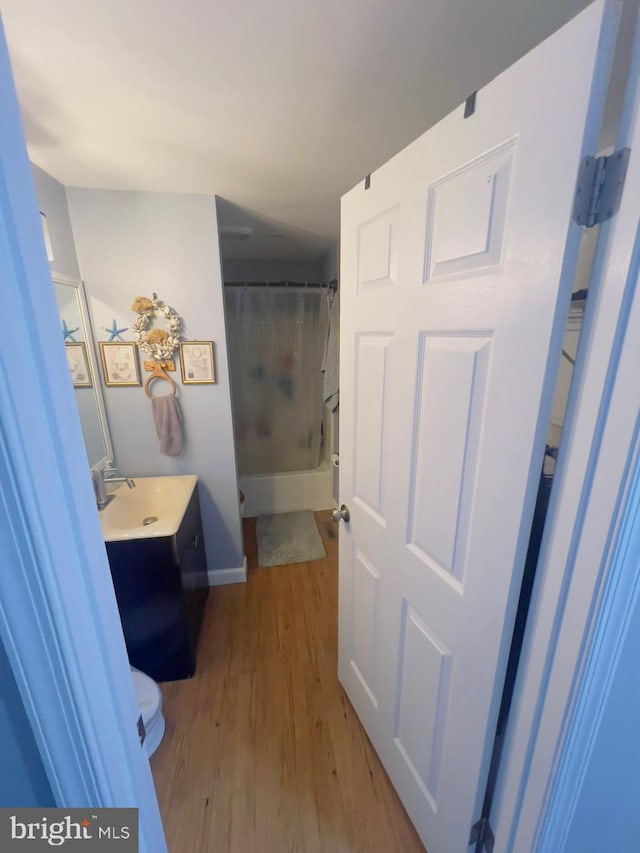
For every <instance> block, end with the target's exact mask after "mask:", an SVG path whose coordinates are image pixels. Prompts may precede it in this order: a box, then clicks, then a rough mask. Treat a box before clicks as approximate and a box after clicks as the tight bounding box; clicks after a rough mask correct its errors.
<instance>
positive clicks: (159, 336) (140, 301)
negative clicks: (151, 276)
mask: <svg viewBox="0 0 640 853" xmlns="http://www.w3.org/2000/svg"><path fill="white" fill-rule="evenodd" d="M131 310H132V311H135V313H136V314H137V315H138V316H137V318H136V319H135V321H134V323H133V325H132V326H131V328H132V329H133V331H134V332H135V335H136V341H137V342H138V346H139V347H140V349H141V350H142V352H144V353H146V354H147V355H149V356H151V357H152V358H155V359H156V360H157V361H162V359H167V358H171V356H172V355H173V354H174V352H175V351H176V350H177V348H178V345H179V343H180V325H181V323H182V319H181V317H180V315H179V314H178V312H177V311H174V309H173V308H172V307H171V306H170V305H165V304H164V302H162V300H161V299H158V295H157V293H154V294H153V299H149V298H148V297H146V296H136V298H135V299H134V301H133V305H132V306H131ZM156 314H162V315H164V317H165V319H166V328H165V329H149V326H150V325H151V323H152V322H153V320H154V318H155V316H156Z"/></svg>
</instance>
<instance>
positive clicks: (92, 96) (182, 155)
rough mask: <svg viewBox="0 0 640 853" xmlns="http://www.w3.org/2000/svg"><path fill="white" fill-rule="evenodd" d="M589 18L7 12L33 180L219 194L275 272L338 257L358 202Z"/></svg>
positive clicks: (348, 11)
mask: <svg viewBox="0 0 640 853" xmlns="http://www.w3.org/2000/svg"><path fill="white" fill-rule="evenodd" d="M586 5H587V2H586V0H535V2H533V0H474V2H471V0H313V2H312V0H270V2H265V0H245V2H237V0H183V2H182V3H176V2H175V0H171V2H169V0H136V2H131V0H55V2H51V0H0V10H1V11H2V16H3V20H4V25H5V29H6V33H7V40H8V43H9V50H10V53H11V59H12V64H13V68H14V74H15V79H16V85H17V89H18V95H19V99H20V103H21V107H22V112H23V118H24V124H25V130H26V135H27V142H28V147H29V153H30V156H31V158H32V160H33V161H34V162H35V163H37V164H38V165H39V166H41V167H42V168H43V169H45V170H46V171H47V172H49V173H50V174H51V175H53V176H54V177H56V178H57V179H58V180H59V181H61V182H62V183H63V184H65V185H67V186H79V187H100V188H110V189H139V190H155V191H165V192H187V193H212V194H213V193H215V194H217V195H219V196H222V197H223V198H224V199H226V200H227V202H228V204H227V205H226V206H225V210H226V214H225V213H223V214H222V216H227V215H228V216H230V217H231V219H230V220H228V221H229V224H231V225H238V224H242V223H243V217H246V221H247V223H248V224H250V227H252V229H253V233H254V236H255V235H261V239H260V241H257V240H254V242H253V244H252V245H253V246H254V247H255V250H256V252H257V254H259V255H260V256H261V257H285V256H291V257H299V256H302V255H305V254H306V255H308V256H316V257H317V256H318V255H319V254H321V253H322V252H323V251H325V250H326V249H327V248H328V247H329V246H330V245H331V244H332V242H333V241H335V240H336V238H337V233H338V218H339V199H340V196H341V195H342V194H343V193H345V192H346V191H347V190H349V189H350V188H351V187H352V186H353V185H354V184H355V183H357V181H359V180H361V179H362V178H363V177H364V176H365V175H366V174H367V173H368V172H371V171H373V170H374V169H376V168H377V167H378V166H380V165H381V164H382V163H384V162H385V160H387V159H388V158H389V157H390V156H392V155H393V154H395V153H396V152H397V151H399V150H400V149H401V148H403V147H404V146H405V145H407V144H408V143H409V142H411V141H412V140H413V139H415V138H416V137H417V136H419V135H420V134H421V133H422V132H424V131H425V130H426V129H427V128H428V127H430V126H431V125H432V124H434V123H435V122H436V121H437V120H438V119H440V118H441V117H442V116H444V115H446V114H447V113H448V112H449V111H450V110H452V109H453V108H455V107H456V106H457V105H458V104H460V103H462V101H464V99H465V98H466V96H467V95H468V94H469V93H470V92H471V91H473V90H474V89H479V88H481V87H482V86H483V85H484V84H486V83H487V82H489V80H491V79H492V78H493V77H494V76H495V75H496V74H498V73H499V72H500V71H502V70H503V69H504V68H506V67H507V66H508V65H510V64H511V63H512V62H514V61H515V60H516V59H518V58H519V57H520V56H521V55H523V54H524V53H526V52H527V50H529V49H530V48H531V47H533V46H534V45H535V44H537V43H538V42H540V41H541V40H542V39H543V38H545V37H546V36H547V35H549V34H550V33H551V32H553V31H554V30H555V29H557V28H558V27H559V26H560V25H561V24H563V23H564V22H565V21H566V20H568V19H569V18H570V17H572V16H573V15H574V14H576V13H577V12H578V11H580V9H582V8H583V7H584V6H586ZM249 220H251V222H249ZM268 234H275V235H279V236H275V237H268V236H267V235H268ZM252 239H253V237H252V238H251V239H250V240H247V241H232V240H229V241H228V243H229V244H235V245H236V246H237V247H239V248H238V249H237V251H238V252H239V253H240V254H241V255H243V256H246V255H247V252H250V251H251V248H250V246H249V244H251V240H252ZM243 242H244V245H243V246H242V247H240V244H241V243H243ZM229 251H231V253H233V251H234V250H233V246H232V248H231V249H230V250H229Z"/></svg>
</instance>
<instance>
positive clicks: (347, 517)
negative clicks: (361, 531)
mask: <svg viewBox="0 0 640 853" xmlns="http://www.w3.org/2000/svg"><path fill="white" fill-rule="evenodd" d="M331 521H335V523H336V524H337V523H338V522H339V521H346V523H347V524H348V523H349V522H350V521H351V513H350V512H349V507H348V506H347V505H346V504H342V506H341V507H340V509H334V511H333V512H332V513H331Z"/></svg>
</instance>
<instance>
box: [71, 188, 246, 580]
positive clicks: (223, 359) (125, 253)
mask: <svg viewBox="0 0 640 853" xmlns="http://www.w3.org/2000/svg"><path fill="white" fill-rule="evenodd" d="M67 198H68V202H69V210H70V214H71V223H72V228H73V235H74V239H75V244H76V248H77V252H78V260H79V265H80V269H81V271H82V278H83V280H84V282H85V286H86V289H87V295H88V298H89V305H90V311H91V315H92V323H93V328H94V330H95V332H96V334H97V335H98V337H99V338H101V339H102V340H107V339H108V338H107V335H106V334H105V333H104V332H102V333H101V332H100V329H101V328H102V327H104V326H110V325H111V322H112V321H113V319H116V320H117V321H118V325H124V326H129V327H130V326H131V323H132V322H133V320H134V319H135V315H134V314H133V313H132V311H131V310H130V309H131V303H132V302H133V300H134V298H135V297H136V296H139V295H146V296H150V295H151V293H152V292H156V293H157V294H158V296H159V297H160V298H161V299H162V300H164V301H165V302H166V303H168V304H169V305H172V306H173V307H174V308H175V309H176V311H178V313H179V314H180V315H181V316H182V318H183V320H184V328H183V337H184V338H185V339H187V340H192V339H201V340H213V341H214V342H215V361H216V365H215V366H216V378H217V384H216V385H189V386H185V385H182V384H181V383H180V378H179V365H177V366H178V373H177V375H176V380H177V382H178V389H179V390H178V397H179V402H180V406H181V409H182V413H183V417H184V434H185V447H184V449H183V452H182V454H181V455H180V456H179V457H176V458H171V457H167V456H162V455H161V454H160V451H159V449H158V439H157V437H156V434H155V430H154V425H153V420H152V416H151V404H150V401H149V400H148V399H147V398H146V396H145V394H144V391H143V389H142V388H141V387H137V388H105V389H104V390H105V398H106V407H107V415H108V418H109V425H110V429H111V437H112V441H113V446H114V454H115V458H116V462H117V464H118V467H119V468H120V469H121V470H122V471H123V472H124V473H125V474H127V475H129V476H132V477H136V476H145V475H154V474H186V473H190V474H197V476H198V477H199V478H200V490H199V491H200V501H201V508H202V521H203V526H204V535H205V545H206V550H207V561H208V565H209V569H210V570H216V569H229V568H236V567H239V566H241V565H242V562H243V546H242V531H241V525H240V515H239V507H238V484H237V475H236V461H235V448H234V437H233V427H232V420H231V399H230V390H229V372H228V366H227V345H226V335H225V324H224V309H223V293H222V277H221V272H220V257H219V251H218V233H217V220H216V206H215V199H214V198H213V197H212V196H194V195H178V194H175V195H174V194H164V193H144V192H124V191H110V190H92V189H67ZM123 337H124V338H125V340H133V339H134V336H133V333H132V332H131V331H128V332H126V333H125V334H124V335H123ZM177 355H178V354H177V353H176V357H177ZM143 381H144V377H143Z"/></svg>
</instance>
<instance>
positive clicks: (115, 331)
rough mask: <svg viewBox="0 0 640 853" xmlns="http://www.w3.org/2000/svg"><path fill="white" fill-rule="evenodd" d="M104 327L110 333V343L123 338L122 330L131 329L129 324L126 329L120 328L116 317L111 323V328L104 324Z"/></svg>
mask: <svg viewBox="0 0 640 853" xmlns="http://www.w3.org/2000/svg"><path fill="white" fill-rule="evenodd" d="M102 328H103V329H104V330H105V332H108V334H109V343H111V341H121V340H122V338H121V337H120V335H121V334H122V332H127V331H128V330H129V327H128V326H127V327H126V328H125V329H119V328H118V324H117V323H116V321H115V319H114V321H113V323H112V324H111V328H109V329H108V328H107V327H106V326H103V327H102Z"/></svg>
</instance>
